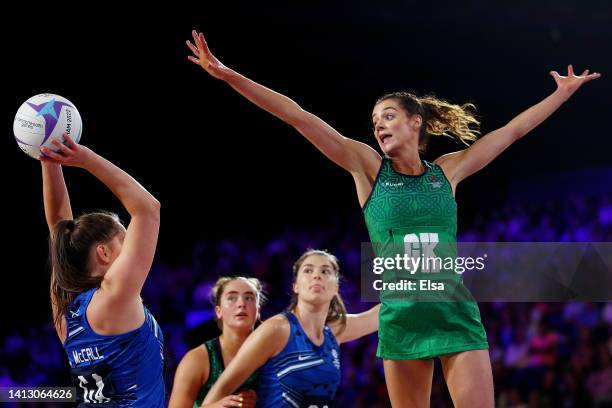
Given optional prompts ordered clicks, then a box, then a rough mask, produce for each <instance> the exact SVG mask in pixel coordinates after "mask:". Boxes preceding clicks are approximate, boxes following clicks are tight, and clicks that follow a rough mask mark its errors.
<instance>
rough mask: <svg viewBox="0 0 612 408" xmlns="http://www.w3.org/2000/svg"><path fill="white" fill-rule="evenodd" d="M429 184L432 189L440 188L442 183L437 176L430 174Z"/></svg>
mask: <svg viewBox="0 0 612 408" xmlns="http://www.w3.org/2000/svg"><path fill="white" fill-rule="evenodd" d="M429 184H430V185H431V186H432V187H433V188H440V187H442V182H441V181H440V180H439V179H438V176H436V175H435V174H432V175H431V176H429Z"/></svg>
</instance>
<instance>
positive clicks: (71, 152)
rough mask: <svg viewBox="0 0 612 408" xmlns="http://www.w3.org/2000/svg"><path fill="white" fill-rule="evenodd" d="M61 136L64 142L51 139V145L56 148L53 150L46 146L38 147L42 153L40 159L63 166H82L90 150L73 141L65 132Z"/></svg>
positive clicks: (89, 154)
mask: <svg viewBox="0 0 612 408" xmlns="http://www.w3.org/2000/svg"><path fill="white" fill-rule="evenodd" d="M63 136H64V143H62V142H60V141H59V140H57V139H54V140H52V141H51V143H52V144H53V146H55V147H56V148H57V149H58V150H57V151H53V150H51V149H49V148H48V147H42V148H41V149H40V150H41V151H42V153H43V156H41V157H40V160H41V161H45V162H47V161H50V162H53V163H58V164H62V165H65V166H73V167H84V166H85V164H86V162H87V160H88V159H89V157H90V156H91V150H89V149H88V148H87V147H85V146H81V145H79V144H77V143H75V142H74V140H72V138H70V136H69V135H68V134H67V133H64V134H63Z"/></svg>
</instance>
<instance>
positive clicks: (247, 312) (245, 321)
mask: <svg viewBox="0 0 612 408" xmlns="http://www.w3.org/2000/svg"><path fill="white" fill-rule="evenodd" d="M215 313H216V314H217V319H220V320H221V321H222V322H223V327H224V329H225V328H226V327H231V328H234V329H243V330H247V331H251V330H253V326H254V325H255V321H256V320H257V316H258V314H259V307H258V305H257V290H256V289H255V288H254V287H253V285H251V284H250V283H248V282H245V281H244V280H242V279H236V280H233V281H231V282H228V283H227V284H226V285H225V287H224V288H223V295H221V302H220V306H216V307H215Z"/></svg>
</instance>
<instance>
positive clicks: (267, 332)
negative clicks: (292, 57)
mask: <svg viewBox="0 0 612 408" xmlns="http://www.w3.org/2000/svg"><path fill="white" fill-rule="evenodd" d="M289 334H290V327H289V322H288V321H287V319H286V318H285V317H283V316H274V317H272V318H270V319H268V320H266V321H265V322H264V323H262V324H261V325H260V326H259V327H258V328H257V329H255V331H254V332H253V333H251V334H250V335H249V337H247V339H246V340H245V342H244V343H243V344H242V346H240V349H239V350H238V353H237V354H236V356H235V357H234V359H233V360H232V362H231V363H229V364H228V366H227V368H226V369H225V371H223V374H221V377H219V379H218V380H217V382H216V383H215V385H213V387H212V388H211V389H210V391H209V392H208V395H206V399H205V400H204V403H203V404H202V408H209V407H210V408H212V407H214V406H215V405H212V404H213V403H214V402H218V401H219V400H221V398H222V397H224V396H226V395H229V394H231V393H232V392H234V391H235V390H236V389H237V388H238V387H239V386H240V384H242V383H244V382H245V381H246V380H247V378H249V376H250V375H251V374H253V373H254V372H255V371H256V370H257V369H258V368H259V367H261V366H262V365H264V363H265V362H266V361H268V359H270V358H272V357H273V356H274V355H276V354H278V353H280V352H281V351H282V349H283V348H284V347H285V346H286V344H287V341H288V340H289ZM209 404H211V405H209ZM229 406H232V405H229Z"/></svg>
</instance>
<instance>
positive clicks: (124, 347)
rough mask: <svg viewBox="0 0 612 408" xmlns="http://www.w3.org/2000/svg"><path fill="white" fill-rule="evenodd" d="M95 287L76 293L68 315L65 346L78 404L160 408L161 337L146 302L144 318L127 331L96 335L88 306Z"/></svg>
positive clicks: (162, 363) (80, 405)
mask: <svg viewBox="0 0 612 408" xmlns="http://www.w3.org/2000/svg"><path fill="white" fill-rule="evenodd" d="M95 291H96V288H92V289H89V290H87V291H85V292H83V293H81V294H79V295H78V296H77V297H76V299H74V301H72V303H70V306H69V308H68V313H67V315H66V323H67V325H66V332H67V336H66V341H65V342H64V349H65V350H66V354H67V355H68V361H69V363H70V375H71V377H72V381H73V385H74V386H75V387H76V395H77V402H78V407H90V406H91V407H147V408H157V407H163V406H164V404H165V398H166V392H165V387H164V377H163V372H164V356H163V353H164V351H163V350H164V338H163V335H162V332H161V329H160V328H159V326H158V325H157V322H156V321H155V318H154V317H153V315H152V314H151V313H150V312H149V310H148V309H147V308H146V307H145V308H144V313H145V321H144V323H143V325H142V326H140V327H139V328H138V329H136V330H132V331H131V332H128V333H124V334H119V335H111V336H106V335H100V334H96V333H95V332H94V331H93V330H92V329H91V327H90V326H89V323H88V322H87V317H86V311H87V306H88V305H89V302H90V301H91V297H92V296H93V294H94V293H95Z"/></svg>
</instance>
